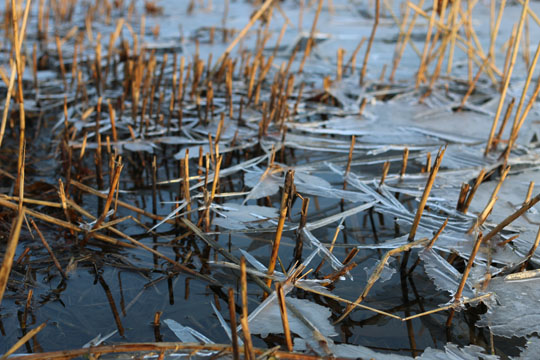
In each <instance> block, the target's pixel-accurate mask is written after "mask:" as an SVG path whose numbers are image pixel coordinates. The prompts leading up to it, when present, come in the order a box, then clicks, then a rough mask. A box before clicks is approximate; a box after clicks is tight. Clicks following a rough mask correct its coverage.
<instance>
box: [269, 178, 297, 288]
mask: <svg viewBox="0 0 540 360" xmlns="http://www.w3.org/2000/svg"><path fill="white" fill-rule="evenodd" d="M293 186H294V170H289V171H287V175H286V176H285V184H284V186H283V195H282V196H281V206H280V210H279V220H278V225H277V229H276V237H275V239H274V243H273V244H272V253H271V255H270V264H268V273H267V274H268V275H269V276H272V275H273V274H274V269H275V268H276V261H277V257H278V251H279V244H280V242H281V235H282V234H283V226H284V225H285V218H286V217H287V210H288V208H289V201H291V200H292V196H293V195H294V194H293V193H292V191H293ZM271 284H272V279H268V280H266V286H268V287H270V285H271ZM267 295H270V294H267Z"/></svg>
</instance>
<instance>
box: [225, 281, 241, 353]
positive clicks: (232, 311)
mask: <svg viewBox="0 0 540 360" xmlns="http://www.w3.org/2000/svg"><path fill="white" fill-rule="evenodd" d="M228 298H229V318H230V322H231V341H232V353H233V360H239V359H240V356H239V351H238V334H237V332H236V327H237V325H236V305H235V302H234V290H233V289H232V288H229V291H228Z"/></svg>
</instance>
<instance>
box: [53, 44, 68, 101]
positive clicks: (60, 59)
mask: <svg viewBox="0 0 540 360" xmlns="http://www.w3.org/2000/svg"><path fill="white" fill-rule="evenodd" d="M55 41H56V52H57V54H58V62H59V63H60V75H61V76H62V84H63V85H64V92H67V81H66V67H65V65H64V57H63V55H62V44H61V43H60V38H59V37H58V36H56V37H55Z"/></svg>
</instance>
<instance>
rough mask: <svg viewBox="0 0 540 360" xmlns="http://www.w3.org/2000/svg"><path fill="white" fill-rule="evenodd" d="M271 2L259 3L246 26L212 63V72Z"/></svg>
mask: <svg viewBox="0 0 540 360" xmlns="http://www.w3.org/2000/svg"><path fill="white" fill-rule="evenodd" d="M273 2H274V0H266V1H265V2H264V3H263V4H262V5H261V7H260V8H259V10H257V12H256V13H255V14H253V16H251V18H250V19H249V22H248V23H247V24H246V26H244V28H243V29H242V30H241V31H240V33H238V35H237V36H236V37H235V38H234V40H233V41H232V42H231V43H230V44H229V46H227V49H225V52H223V54H221V56H220V57H219V59H218V60H217V61H216V64H215V65H214V70H213V71H212V74H213V73H215V72H216V71H217V69H219V67H220V66H221V63H222V62H223V60H225V59H226V58H227V57H228V56H229V54H230V53H231V51H232V50H233V49H234V48H235V47H236V45H238V43H239V42H240V40H242V39H243V38H244V36H246V34H247V32H248V31H249V29H251V27H252V26H253V24H255V22H256V21H257V20H259V18H260V17H261V16H262V15H263V14H264V13H265V12H266V10H267V9H268V8H269V7H270V5H272V3H273Z"/></svg>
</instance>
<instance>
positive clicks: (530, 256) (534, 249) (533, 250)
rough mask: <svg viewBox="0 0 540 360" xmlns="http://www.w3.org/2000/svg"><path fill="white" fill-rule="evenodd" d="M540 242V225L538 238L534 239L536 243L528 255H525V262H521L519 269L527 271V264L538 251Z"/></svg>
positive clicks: (537, 233)
mask: <svg viewBox="0 0 540 360" xmlns="http://www.w3.org/2000/svg"><path fill="white" fill-rule="evenodd" d="M539 243H540V227H539V228H538V231H537V232H536V238H535V239H534V244H533V245H532V246H531V249H530V250H529V253H528V254H527V256H525V261H524V262H523V264H521V266H520V268H519V271H525V269H527V264H528V263H529V260H531V258H532V257H533V255H534V252H535V251H536V248H537V247H538V244H539Z"/></svg>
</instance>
